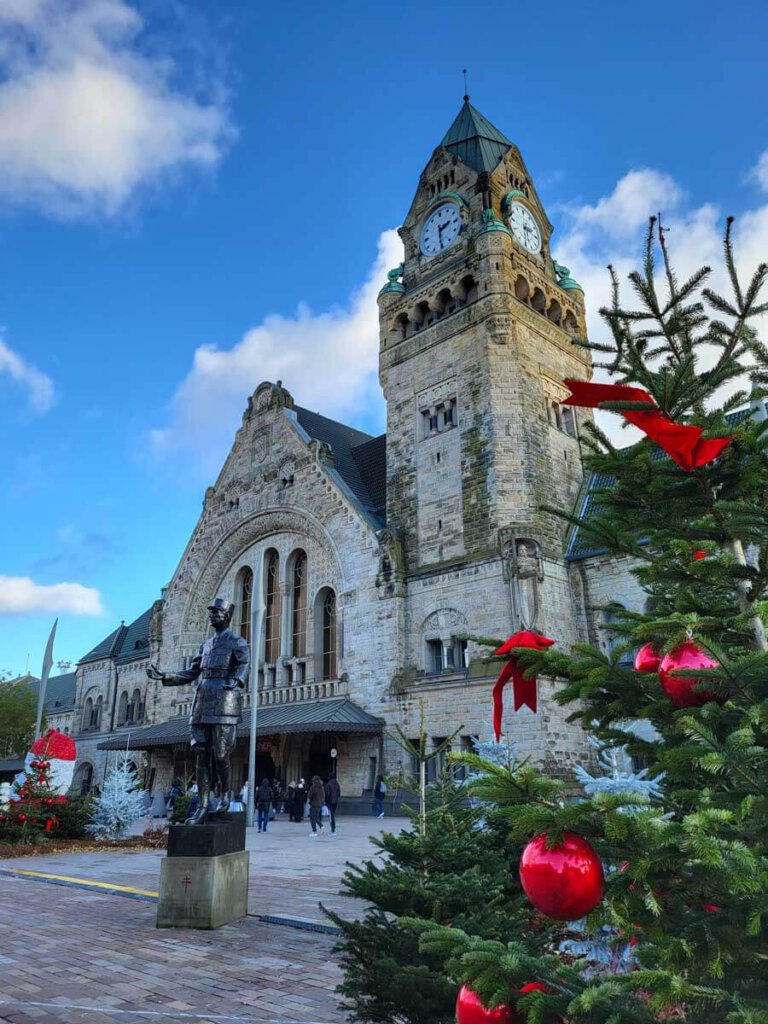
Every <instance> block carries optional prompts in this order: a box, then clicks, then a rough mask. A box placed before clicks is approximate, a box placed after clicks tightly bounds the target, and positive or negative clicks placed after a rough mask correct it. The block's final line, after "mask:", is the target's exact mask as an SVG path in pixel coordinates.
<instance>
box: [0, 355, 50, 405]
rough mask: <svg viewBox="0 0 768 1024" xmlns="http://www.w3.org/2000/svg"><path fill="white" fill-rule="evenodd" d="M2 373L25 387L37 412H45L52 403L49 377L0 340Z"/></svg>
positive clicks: (0, 366)
mask: <svg viewBox="0 0 768 1024" xmlns="http://www.w3.org/2000/svg"><path fill="white" fill-rule="evenodd" d="M3 373H6V374H8V376H9V377H10V378H11V379H12V380H15V381H16V382H17V383H19V384H21V386H22V387H24V388H26V390H27V393H28V395H29V401H30V403H31V404H32V408H33V409H35V410H36V411H37V412H46V411H47V410H48V409H50V407H51V406H52V405H53V401H54V388H53V381H52V380H51V378H50V377H47V376H46V375H45V374H44V373H42V372H41V371H40V370H38V369H37V368H36V367H34V366H32V365H31V364H30V363H28V362H26V361H25V360H24V359H22V357H21V356H20V355H19V354H18V353H17V352H14V351H13V349H12V348H9V346H8V345H6V344H5V342H3V341H2V340H0V374H3Z"/></svg>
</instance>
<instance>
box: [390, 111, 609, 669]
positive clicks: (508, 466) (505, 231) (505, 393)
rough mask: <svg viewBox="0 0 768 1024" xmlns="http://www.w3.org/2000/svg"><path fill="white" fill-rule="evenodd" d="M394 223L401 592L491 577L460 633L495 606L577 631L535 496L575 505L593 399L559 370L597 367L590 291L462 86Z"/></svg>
mask: <svg viewBox="0 0 768 1024" xmlns="http://www.w3.org/2000/svg"><path fill="white" fill-rule="evenodd" d="M400 237H401V238H402V240H403V245H404V247H405V259H404V262H403V264H402V265H401V266H400V267H399V268H397V269H396V270H393V271H390V273H389V275H388V276H389V281H388V283H387V284H386V285H385V286H384V287H383V288H382V290H381V292H380V294H379V310H380V357H379V373H380V381H381V385H382V388H383V390H384V396H385V398H386V402H387V527H388V530H389V531H391V532H397V535H398V536H399V538H400V543H401V550H402V566H403V574H404V583H405V588H404V596H405V598H406V603H407V604H408V603H409V602H410V603H412V595H413V594H414V593H415V590H414V588H416V589H418V587H419V586H422V587H423V586H426V584H425V583H424V582H423V581H425V580H427V579H429V578H437V577H440V576H441V575H442V576H444V574H445V573H446V572H452V571H463V572H467V571H469V572H473V573H475V575H478V574H479V575H482V576H483V577H484V578H485V580H486V585H484V587H483V588H482V595H481V597H480V601H481V604H482V605H483V607H478V608H477V609H476V610H474V611H473V610H471V609H470V610H469V612H468V613H467V612H463V613H462V614H463V615H464V617H465V618H466V619H467V621H469V622H470V623H471V628H470V630H469V631H470V632H485V633H486V634H488V633H489V630H490V629H491V622H490V621H489V615H488V612H489V609H491V608H495V609H497V610H498V613H499V614H498V615H497V616H495V617H497V618H498V619H499V621H498V623H497V624H496V625H495V626H494V627H493V628H494V629H495V630H497V631H498V634H499V635H501V634H502V633H503V635H506V632H505V630H507V631H509V632H511V631H512V630H513V629H519V628H526V627H527V628H536V629H538V630H539V631H541V632H546V631H547V630H550V631H551V632H550V633H549V635H551V636H559V637H563V638H564V639H565V638H568V639H577V637H578V632H579V630H578V629H577V627H576V624H575V622H574V613H573V611H572V608H571V596H570V585H569V582H568V574H567V569H566V565H565V560H564V557H563V545H564V538H565V527H564V524H563V523H562V521H560V520H559V519H558V518H557V517H555V516H553V515H551V514H550V513H548V512H546V511H544V510H543V506H546V505H549V506H556V507H559V508H562V509H565V510H568V511H570V510H571V509H572V508H573V506H574V503H575V501H576V499H577V496H578V493H579V489H580V486H581V478H582V471H581V461H580V454H579V420H581V421H582V422H583V420H584V419H585V418H586V417H588V416H589V415H590V413H588V412H584V411H582V410H579V411H578V413H576V411H575V410H574V409H572V408H571V407H564V408H563V407H562V405H561V403H562V400H563V399H564V398H565V397H566V396H567V394H568V390H567V388H565V387H564V385H563V379H564V378H566V377H578V378H586V377H589V376H590V361H589V356H588V353H587V351H586V350H585V349H583V348H579V347H577V346H576V345H574V344H573V339H574V338H578V337H584V332H585V319H584V297H583V293H582V290H581V287H580V286H579V285H578V284H577V282H576V281H574V280H573V279H572V278H571V276H570V271H569V270H568V268H567V267H564V266H562V265H561V264H559V263H557V262H556V261H555V259H554V258H553V253H552V248H551V245H552V225H551V224H550V222H549V220H548V218H547V215H546V212H545V210H544V207H543V205H542V203H541V200H540V199H539V196H538V194H537V192H536V188H535V185H534V183H533V180H532V178H531V175H530V173H529V171H528V168H527V167H526V164H525V161H524V160H523V157H522V154H521V153H520V150H519V149H518V148H517V146H515V145H514V144H513V143H512V142H511V141H510V140H509V139H508V138H507V137H506V136H505V135H504V134H503V133H502V132H500V131H499V130H498V129H497V128H495V127H494V126H493V125H492V124H491V123H490V121H488V120H487V119H486V118H485V117H484V116H483V115H482V114H481V113H480V112H479V111H478V110H477V109H476V108H475V107H473V106H472V105H471V103H470V102H469V97H468V96H466V97H465V98H464V103H463V105H462V107H461V110H460V111H459V113H458V116H457V117H456V119H455V120H454V122H453V124H452V125H451V126H450V128H449V129H448V131H447V132H446V134H445V136H444V137H443V139H442V141H441V143H440V145H439V146H438V147H437V148H436V149H435V151H434V152H433V154H432V156H431V158H430V160H429V162H428V163H427V165H426V167H425V168H424V170H423V172H422V174H421V177H420V179H419V184H418V188H417V190H416V195H415V197H414V199H413V202H412V204H411V207H410V209H409V210H408V213H407V214H406V217H405V220H404V222H403V226H402V227H401V228H400ZM524 563H525V564H524ZM531 575H533V577H535V579H534V581H533V582H534V583H535V586H533V585H532V584H531V581H530V578H529V577H531ZM494 580H495V582H493V581H494ZM419 581H420V582H419ZM523 581H525V582H523ZM411 611H412V617H414V618H415V619H416V620H417V619H418V617H419V615H420V614H421V611H420V610H418V609H416V608H415V607H413V608H412V609H411ZM406 614H408V613H407V612H406ZM564 634H565V636H564ZM412 656H413V658H414V659H415V660H418V656H419V652H418V651H414V652H413V654H412Z"/></svg>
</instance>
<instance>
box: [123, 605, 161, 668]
mask: <svg viewBox="0 0 768 1024" xmlns="http://www.w3.org/2000/svg"><path fill="white" fill-rule="evenodd" d="M151 620H152V609H151V608H147V610H146V611H145V612H143V614H141V615H140V616H139V617H138V619H135V620H134V621H133V622H132V623H131V624H130V626H129V627H128V629H127V630H126V632H125V636H124V637H123V640H122V643H121V644H120V652H119V654H118V655H117V656H116V658H115V661H116V662H117V664H118V665H122V664H124V663H125V662H127V661H136V660H137V659H139V658H146V656H147V654H148V653H149V624H150V622H151Z"/></svg>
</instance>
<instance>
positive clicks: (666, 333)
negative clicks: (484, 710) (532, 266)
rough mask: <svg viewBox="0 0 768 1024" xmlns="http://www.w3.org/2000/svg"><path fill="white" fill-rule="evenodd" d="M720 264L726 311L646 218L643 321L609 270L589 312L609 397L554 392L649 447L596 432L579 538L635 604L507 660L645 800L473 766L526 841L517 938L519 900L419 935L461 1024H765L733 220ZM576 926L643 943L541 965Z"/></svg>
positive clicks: (766, 454) (763, 667) (765, 661)
mask: <svg viewBox="0 0 768 1024" xmlns="http://www.w3.org/2000/svg"><path fill="white" fill-rule="evenodd" d="M659 260H660V263H659V267H658V268H657V261H659ZM725 271H726V275H727V278H728V280H729V283H730V284H729V290H730V295H729V297H724V296H723V295H721V294H719V293H717V292H715V291H714V290H712V289H710V288H709V287H708V278H709V277H710V270H709V268H706V267H705V268H702V269H700V270H699V271H697V272H696V273H695V274H693V275H692V276H691V277H690V278H689V279H688V280H686V281H685V282H682V283H681V282H680V281H679V280H678V278H677V276H676V275H675V272H674V270H673V268H672V264H671V261H670V258H669V255H668V251H667V239H666V235H665V231H664V229H663V228H662V225H661V223H660V222H659V221H656V220H652V221H651V224H650V228H649V232H648V237H647V243H646V248H645V254H644V265H643V268H642V270H641V271H638V272H635V273H633V274H631V275H630V284H631V287H632V290H633V291H634V295H635V304H634V305H633V306H629V305H625V304H624V302H623V300H622V296H621V293H620V288H619V283H618V281H617V279H616V278H615V276H614V278H613V284H614V289H613V301H612V305H611V306H610V308H607V309H604V310H602V311H601V312H602V315H603V317H604V319H605V321H606V323H607V324H608V326H609V328H610V336H611V340H610V341H609V342H606V343H600V344H590V343H589V342H586V341H582V342H579V344H582V345H586V346H588V347H590V348H591V349H592V350H593V351H595V352H597V353H598V354H599V355H600V358H601V362H600V363H599V364H598V365H599V366H601V367H602V368H603V369H604V370H606V371H607V372H608V374H609V376H610V378H611V380H612V382H613V384H612V385H591V384H585V383H584V382H568V383H569V386H570V387H571V391H572V398H571V399H570V400H569V401H570V404H574V405H582V406H592V407H597V406H599V407H601V408H604V409H608V410H611V411H612V412H614V413H616V414H618V415H619V416H621V417H622V418H623V419H624V420H625V421H627V422H628V423H631V424H633V425H634V426H636V427H638V428H639V429H640V431H641V432H642V435H643V436H641V437H640V439H639V440H637V441H635V443H633V444H631V445H629V446H628V447H624V448H618V447H617V446H615V445H614V444H613V443H612V441H611V440H610V439H609V438H608V437H607V436H606V434H605V433H603V432H602V431H601V430H600V429H599V428H597V427H592V426H589V425H588V426H587V429H586V431H584V435H585V436H583V437H582V440H583V444H584V448H585V460H584V461H585V468H586V470H587V472H588V473H591V474H592V475H593V477H592V478H593V480H595V481H597V482H598V484H599V486H597V487H596V488H595V489H594V490H593V491H592V493H591V495H590V501H589V505H588V508H587V511H586V512H585V514H584V515H583V516H582V517H581V518H579V519H573V520H572V522H573V523H574V526H575V527H576V528H577V529H578V530H579V538H580V542H581V543H582V544H585V545H588V546H589V547H590V548H596V549H598V550H600V551H604V552H607V553H610V554H611V555H613V556H614V557H616V558H620V559H623V560H624V565H625V567H626V568H627V569H628V570H629V571H631V572H632V573H633V574H634V576H635V577H636V579H637V580H638V582H639V584H640V587H641V588H642V590H643V591H644V592H645V596H646V600H645V605H644V607H643V608H638V609H634V610H628V609H624V608H622V607H620V606H614V607H611V608H609V609H607V610H608V611H609V612H610V613H611V614H610V616H609V617H608V618H609V622H608V623H607V624H606V627H605V628H606V629H607V631H608V632H609V634H610V639H611V644H610V653H605V652H604V651H602V650H599V649H597V648H595V647H591V646H587V645H580V646H578V647H577V648H576V649H575V650H573V651H572V652H570V653H566V652H561V651H558V650H557V648H556V647H555V648H550V649H546V645H545V644H541V643H539V644H537V643H534V642H523V641H521V640H520V639H519V637H518V639H517V640H515V642H514V643H511V644H509V645H508V647H507V649H506V650H505V651H504V654H505V656H506V657H507V658H509V660H510V661H512V662H513V663H514V664H513V668H514V670H515V673H516V674H515V676H514V679H515V684H516V685H517V683H518V682H519V681H520V680H523V679H524V680H526V682H527V684H528V685H529V686H530V685H533V686H534V687H535V683H533V682H532V680H533V679H534V677H535V676H536V674H539V675H541V674H546V675H548V676H550V677H552V678H554V679H556V680H559V682H560V689H559V692H558V696H557V699H558V700H559V701H560V702H561V703H564V704H567V705H569V706H570V707H571V709H572V717H573V719H574V720H577V721H580V722H581V724H582V725H583V726H584V728H585V729H586V730H587V731H588V732H590V733H591V734H592V735H594V736H595V737H596V738H597V739H598V740H599V741H600V743H602V744H605V745H607V746H608V747H613V746H616V745H621V746H623V747H625V749H626V750H627V752H628V753H629V755H630V756H632V757H635V758H639V759H641V760H642V763H643V764H644V765H646V766H647V774H646V775H645V776H643V778H642V779H640V780H639V781H641V782H642V781H649V782H653V783H654V785H653V786H649V787H645V791H643V787H640V789H639V790H638V787H636V786H633V785H631V780H630V779H629V778H627V779H624V780H622V779H621V777H620V775H619V776H618V777H617V778H615V779H613V780H612V781H613V783H615V785H614V784H610V785H600V784H595V783H596V780H595V777H594V775H592V774H589V775H588V776H585V777H583V778H582V782H583V783H584V784H585V789H586V798H585V799H583V800H570V799H565V798H564V796H565V794H564V793H563V792H562V790H559V789H558V787H557V785H556V784H555V783H550V788H549V789H548V788H547V786H546V785H545V781H546V780H539V782H538V783H537V781H536V779H535V777H534V776H533V775H531V772H532V769H531V768H530V766H523V767H521V768H519V769H517V770H513V771H510V772H505V771H503V770H500V769H499V768H498V766H489V765H488V764H487V763H484V762H482V761H479V760H478V761H477V762H475V763H474V764H473V767H474V768H475V769H476V770H477V771H478V772H479V775H478V777H477V778H476V779H475V780H473V781H472V782H471V783H470V788H471V789H472V791H473V792H474V793H475V794H476V795H478V796H480V797H482V798H483V799H485V800H486V801H488V802H489V805H491V806H492V808H493V810H492V812H491V814H490V815H489V819H490V818H492V819H493V820H494V822H495V823H498V822H499V821H503V823H504V825H505V828H506V831H507V834H508V837H509V840H510V843H511V844H512V846H513V847H514V848H515V849H517V850H518V851H519V850H520V848H521V847H524V850H523V853H522V855H521V857H520V861H519V864H516V865H515V871H516V872H517V871H518V870H519V871H520V877H521V880H522V882H523V885H524V887H525V890H526V893H527V896H526V897H521V901H524V902H527V904H528V914H527V923H526V924H525V925H524V927H523V928H522V929H521V928H520V924H519V911H520V904H515V906H514V913H513V915H512V916H511V919H510V920H511V926H510V928H508V929H507V930H506V931H505V932H503V934H501V935H496V936H489V935H486V934H484V933H483V931H482V930H480V929H475V930H474V931H472V930H468V929H466V928H461V929H457V928H454V927H448V928H446V927H436V926H435V925H433V924H432V925H426V924H424V923H423V922H422V924H421V925H419V928H420V929H421V930H422V936H421V943H420V949H421V951H422V953H425V954H429V955H431V956H435V957H437V958H439V959H441V960H442V963H443V966H444V969H445V970H446V972H447V973H448V975H449V976H450V977H452V978H453V980H454V983H455V988H456V990H458V988H459V986H460V985H462V984H463V985H467V986H468V988H469V995H467V992H466V990H465V991H464V993H463V995H462V1000H463V1002H460V1005H459V1010H458V1013H457V1020H458V1021H459V1024H464V1021H465V1020H470V1019H471V1020H472V1021H474V1022H479V1021H482V1020H488V1021H491V1020H499V1021H502V1020H505V1021H508V1022H512V1021H514V1022H515V1024H517V1022H518V1021H519V1022H521V1024H523V1022H526V1021H527V1022H529V1024H554V1022H556V1021H567V1022H569V1024H619V1022H621V1024H626V1022H630V1021H634V1022H638V1024H640V1022H648V1024H649V1022H651V1021H658V1020H667V1019H682V1020H685V1021H687V1022H688V1024H722V1022H726V1024H766V1022H768V923H767V922H766V915H767V914H768V683H767V682H766V680H768V642H767V641H766V629H765V617H766V614H767V613H768V604H767V603H766V602H767V601H768V595H767V593H766V588H768V540H767V538H768V447H767V446H768V424H767V423H766V415H765V394H766V384H767V383H768V349H766V348H765V347H764V346H763V345H762V343H761V342H760V341H759V339H758V336H757V333H756V330H755V327H754V323H755V318H756V317H758V316H760V315H762V314H764V313H765V312H766V311H768V304H766V303H763V302H761V301H760V299H761V290H762V288H763V286H764V284H765V279H766V276H767V275H768V267H766V266H765V265H761V266H760V267H758V269H757V271H756V272H755V273H754V274H753V276H752V277H751V279H750V280H749V282H748V283H747V284H746V285H745V284H743V283H742V281H741V279H740V277H739V275H738V273H737V268H736V264H735V259H734V254H733V249H732V243H731V222H730V221H729V223H728V229H727V233H726V239H725ZM611 273H613V272H612V271H611ZM553 511H559V510H553ZM534 636H535V635H534ZM529 639H530V638H529ZM544 639H546V638H539V640H544ZM507 677H510V678H512V670H511V669H510V670H509V671H508V672H507ZM534 693H535V690H534ZM508 713H509V712H508ZM637 723H640V724H641V726H642V728H638V727H637ZM464 760H465V761H468V762H469V763H473V759H472V758H464ZM634 781H635V782H637V781H638V780H637V778H635V780H634ZM526 787H527V789H528V792H529V798H528V799H521V792H522V791H523V790H524V789H525V788H526ZM603 875H604V876H605V879H604V881H603ZM577 909H580V910H581V912H582V913H585V912H589V916H588V919H587V924H588V928H589V930H590V931H591V932H593V933H594V932H595V930H596V929H598V928H601V927H603V928H607V929H610V931H609V932H608V935H609V936H610V935H615V936H616V938H617V941H621V942H624V943H626V944H627V945H629V944H630V942H631V941H633V940H634V941H633V956H632V961H633V962H632V963H627V964H625V965H624V966H625V967H631V968H632V969H630V970H628V971H626V973H619V974H615V973H604V972H600V971H594V970H592V969H591V965H590V964H589V963H588V962H587V961H585V960H578V959H576V960H574V958H573V955H569V954H568V953H565V952H564V951H563V949H562V948H560V941H562V940H560V941H558V942H557V943H556V944H554V945H553V932H552V930H551V928H550V927H549V926H548V927H546V928H543V930H542V932H541V935H540V941H539V942H538V944H537V946H536V949H535V951H534V954H533V955H532V952H531V942H530V941H529V935H530V932H531V926H532V923H533V922H536V921H537V920H540V919H541V915H542V914H543V915H544V917H545V918H547V919H548V920H549V921H550V923H551V925H552V926H554V927H555V928H556V927H557V921H558V920H561V921H563V922H567V921H568V920H569V919H570V918H571V917H577V916H580V915H579V914H577V913H576V910H577ZM560 927H561V928H564V929H566V930H567V925H565V924H563V925H561V926H560ZM573 952H576V953H578V950H574V951H572V953H573ZM531 983H534V986H535V987H534V988H532V987H531ZM470 997H471V999H475V1000H477V999H479V1000H480V1008H479V1010H478V1009H477V1008H476V1007H475V1009H474V1010H473V1009H471V1008H468V1007H469V1002H470V1001H471V999H470ZM495 1007H499V1008H500V1009H496V1010H495V1011H494V1012H495V1013H496V1014H497V1016H496V1017H494V1016H492V1014H491V1008H495ZM472 1014H474V1016H473V1015H472ZM478 1014H479V1015H478ZM498 1014H502V1016H498Z"/></svg>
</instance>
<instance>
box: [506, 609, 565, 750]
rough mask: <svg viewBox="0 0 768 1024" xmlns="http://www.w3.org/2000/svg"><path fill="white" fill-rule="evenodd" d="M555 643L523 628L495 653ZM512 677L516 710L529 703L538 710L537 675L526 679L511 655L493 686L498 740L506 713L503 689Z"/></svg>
mask: <svg viewBox="0 0 768 1024" xmlns="http://www.w3.org/2000/svg"><path fill="white" fill-rule="evenodd" d="M554 643H555V641H554V640H550V639H549V638H548V637H546V636H542V635H541V634H540V633H534V632H533V631H532V630H530V629H523V630H521V631H520V632H519V633H513V634H512V636H511V637H509V639H508V640H505V641H504V643H503V644H502V645H501V647H498V648H497V649H496V650H495V651H494V652H493V653H494V654H496V655H498V656H503V655H505V654H511V653H512V651H513V650H514V649H515V648H516V647H527V648H529V649H530V650H534V651H546V649H547V648H548V647H551V646H552V644H554ZM510 679H511V680H512V694H513V696H514V703H515V711H519V710H520V708H521V707H522V706H523V704H525V705H527V706H528V707H529V708H530V709H531V711H535V710H536V677H535V676H534V677H533V678H532V679H525V678H524V676H523V673H522V672H521V671H520V669H518V667H517V658H515V657H511V658H510V659H509V661H507V663H506V664H505V666H504V668H503V669H502V670H501V672H500V673H499V678H498V679H497V680H496V682H495V684H494V687H493V731H494V732H495V733H496V742H498V741H499V740H500V739H501V719H502V715H503V714H504V702H503V698H502V690H503V689H504V687H505V686H506V684H507V683H508V682H509V680H510Z"/></svg>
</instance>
